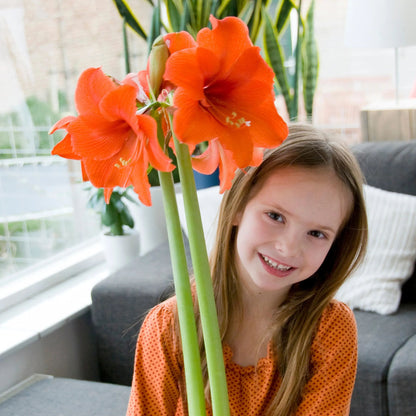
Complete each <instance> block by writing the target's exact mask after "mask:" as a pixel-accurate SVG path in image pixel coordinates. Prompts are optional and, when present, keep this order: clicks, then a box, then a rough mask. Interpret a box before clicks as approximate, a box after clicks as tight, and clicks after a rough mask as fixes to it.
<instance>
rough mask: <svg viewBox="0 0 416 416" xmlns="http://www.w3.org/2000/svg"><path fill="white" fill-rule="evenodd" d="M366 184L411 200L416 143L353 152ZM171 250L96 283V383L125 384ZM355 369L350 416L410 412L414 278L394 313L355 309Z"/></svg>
mask: <svg viewBox="0 0 416 416" xmlns="http://www.w3.org/2000/svg"><path fill="white" fill-rule="evenodd" d="M353 151H354V153H355V154H356V156H357V159H358V160H359V163H360V165H361V167H362V170H363V172H364V175H365V177H366V180H367V182H368V184H369V185H372V186H375V187H379V188H382V189H385V190H389V191H396V192H400V193H407V194H412V195H416V140H415V141H411V142H372V143H362V144H359V145H356V146H354V147H353ZM169 257H170V256H169V249H168V245H167V244H163V245H161V246H160V247H158V248H157V249H155V250H153V251H152V252H150V253H148V254H147V255H145V256H143V257H141V258H138V259H137V260H135V261H134V262H132V263H131V264H129V265H128V266H127V267H125V268H124V269H122V270H120V271H118V272H116V273H114V274H113V275H111V276H110V277H108V278H107V279H106V280H104V281H102V282H101V283H99V284H97V285H96V286H95V287H94V289H93V291H92V299H93V302H92V319H93V325H94V328H95V331H96V334H97V340H98V354H99V361H100V366H101V368H100V369H101V375H102V380H103V381H106V382H111V383H116V384H124V385H129V384H130V382H131V377H132V370H133V359H134V349H135V343H136V338H137V334H138V331H139V329H140V325H141V322H142V319H143V318H144V316H145V315H146V313H147V311H148V310H149V309H150V308H151V307H152V306H154V305H155V304H156V303H157V302H159V301H161V300H162V299H164V298H165V297H167V296H168V295H169V294H170V293H172V290H173V288H172V272H171V266H170V258H169ZM355 316H356V320H357V325H358V337H359V338H358V371H357V381H356V385H355V389H354V393H353V398H352V405H351V415H353V416H366V415H368V416H387V415H390V416H393V415H394V416H406V415H408V416H410V415H412V416H414V415H416V394H415V393H416V274H414V275H413V276H412V277H411V278H410V280H409V281H407V282H406V283H405V285H404V286H403V290H402V299H401V304H400V308H399V310H398V312H397V313H395V314H393V315H389V316H383V315H378V314H375V313H370V312H363V311H358V310H357V311H355Z"/></svg>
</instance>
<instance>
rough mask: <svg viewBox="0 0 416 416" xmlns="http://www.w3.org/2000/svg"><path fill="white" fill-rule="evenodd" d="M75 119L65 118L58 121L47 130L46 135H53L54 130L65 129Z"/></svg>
mask: <svg viewBox="0 0 416 416" xmlns="http://www.w3.org/2000/svg"><path fill="white" fill-rule="evenodd" d="M75 119H76V117H75V116H66V117H63V118H61V119H60V120H58V121H57V122H56V123H55V124H54V125H53V126H52V127H51V128H50V130H49V132H48V134H52V133H55V132H56V130H59V129H66V128H67V127H68V126H69V124H70V123H71V122H72V121H74V120H75Z"/></svg>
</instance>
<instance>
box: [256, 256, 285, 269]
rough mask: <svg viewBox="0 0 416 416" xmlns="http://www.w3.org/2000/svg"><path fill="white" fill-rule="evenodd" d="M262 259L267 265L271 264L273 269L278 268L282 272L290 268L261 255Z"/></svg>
mask: <svg viewBox="0 0 416 416" xmlns="http://www.w3.org/2000/svg"><path fill="white" fill-rule="evenodd" d="M263 259H264V261H265V262H266V263H267V264H268V265H269V266H272V267H274V268H275V269H277V270H280V271H282V272H286V271H288V270H289V269H291V267H290V266H283V264H277V263H276V262H274V261H272V260H270V259H269V258H268V257H265V256H263Z"/></svg>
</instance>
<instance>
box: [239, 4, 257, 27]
mask: <svg viewBox="0 0 416 416" xmlns="http://www.w3.org/2000/svg"><path fill="white" fill-rule="evenodd" d="M253 12H254V3H253V2H252V1H249V2H246V4H245V5H244V6H243V8H242V9H241V11H240V12H239V13H238V17H239V18H240V19H241V20H242V21H243V22H245V23H246V24H248V22H249V21H250V18H251V16H252V15H253Z"/></svg>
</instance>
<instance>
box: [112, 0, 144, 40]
mask: <svg viewBox="0 0 416 416" xmlns="http://www.w3.org/2000/svg"><path fill="white" fill-rule="evenodd" d="M113 2H114V4H115V5H116V7H117V10H118V12H119V13H120V16H121V17H122V18H123V19H125V21H126V23H127V24H128V25H129V26H130V27H131V28H132V29H133V30H134V31H135V32H136V33H137V34H138V35H139V36H140V37H142V38H143V39H144V40H147V34H146V32H145V30H144V29H143V28H142V26H141V24H140V23H139V21H138V20H137V19H136V17H135V16H134V13H133V12H132V10H131V8H130V6H129V5H128V3H127V2H126V1H125V0H113Z"/></svg>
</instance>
